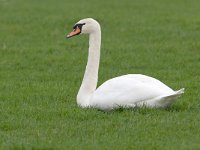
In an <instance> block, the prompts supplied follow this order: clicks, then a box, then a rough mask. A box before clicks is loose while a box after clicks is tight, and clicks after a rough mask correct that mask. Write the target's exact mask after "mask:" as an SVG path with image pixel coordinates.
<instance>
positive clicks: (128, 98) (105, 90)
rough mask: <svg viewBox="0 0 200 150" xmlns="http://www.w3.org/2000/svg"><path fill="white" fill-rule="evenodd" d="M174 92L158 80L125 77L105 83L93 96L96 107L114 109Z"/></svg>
mask: <svg viewBox="0 0 200 150" xmlns="http://www.w3.org/2000/svg"><path fill="white" fill-rule="evenodd" d="M173 92H174V91H173V90H172V89H170V88H169V87H167V86H166V85H165V84H163V83H162V82H160V81H159V80H157V79H154V78H151V77H148V76H144V75H125V76H120V77H116V78H113V79H110V80H108V81H106V82H105V83H103V84H102V85H101V86H100V87H99V88H98V89H97V90H96V91H95V92H94V93H93V95H92V98H91V104H92V105H93V106H96V107H100V108H105V107H109V108H110V107H114V106H118V105H121V106H124V105H129V104H134V103H137V102H140V101H144V100H148V99H152V98H154V97H157V96H161V95H165V94H171V93H173Z"/></svg>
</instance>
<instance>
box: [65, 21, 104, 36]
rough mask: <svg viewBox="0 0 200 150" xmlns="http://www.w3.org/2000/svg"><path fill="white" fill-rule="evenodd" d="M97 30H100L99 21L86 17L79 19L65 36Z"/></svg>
mask: <svg viewBox="0 0 200 150" xmlns="http://www.w3.org/2000/svg"><path fill="white" fill-rule="evenodd" d="M97 31H100V25H99V23H98V22H97V21H96V20H94V19H92V18H86V19H82V20H80V21H79V22H77V23H76V24H75V25H74V27H73V31H72V32H70V33H69V34H68V35H67V38H70V37H72V36H75V35H79V34H91V33H94V32H97Z"/></svg>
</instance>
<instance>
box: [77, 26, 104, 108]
mask: <svg viewBox="0 0 200 150" xmlns="http://www.w3.org/2000/svg"><path fill="white" fill-rule="evenodd" d="M100 46H101V30H100V27H99V28H97V30H96V31H95V32H94V33H91V34H90V35H89V54H88V61H87V66H86V70H85V74H84V78H83V81H82V84H81V87H80V89H79V92H78V95H77V103H78V105H80V106H82V107H87V106H89V105H90V98H91V96H92V93H93V92H94V91H95V89H96V87H97V82H98V70H99V60H100Z"/></svg>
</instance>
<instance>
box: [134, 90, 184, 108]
mask: <svg viewBox="0 0 200 150" xmlns="http://www.w3.org/2000/svg"><path fill="white" fill-rule="evenodd" d="M184 90H185V89H184V88H182V89H180V90H178V91H175V92H174V93H173V94H171V95H165V96H159V97H156V98H154V99H151V100H148V101H144V102H143V103H139V105H138V104H137V106H141V105H145V106H147V107H161V108H163V107H168V106H170V105H172V104H173V103H174V102H175V101H176V100H177V98H178V97H180V96H181V94H183V93H184Z"/></svg>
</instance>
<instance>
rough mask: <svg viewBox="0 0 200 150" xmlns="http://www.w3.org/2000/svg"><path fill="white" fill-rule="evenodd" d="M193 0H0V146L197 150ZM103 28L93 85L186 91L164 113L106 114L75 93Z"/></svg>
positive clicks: (197, 31) (199, 59) (198, 31)
mask: <svg viewBox="0 0 200 150" xmlns="http://www.w3.org/2000/svg"><path fill="white" fill-rule="evenodd" d="M199 5H200V1H198V0H190V1H188V0H174V1H173V2H169V1H167V0H162V1H161V0H149V1H146V0H134V1H131V0H123V1H120V0H116V1H103V0H102V1H99V0H93V1H92V0H88V1H84V2H80V1H78V0H73V1H69V0H68V1H64V0H60V1H53V0H43V1H39V0H34V1H33V0H0V149H2V150H6V149H12V150H15V149H32V150H43V149H56V150H57V149H97V150H98V149H99V150H100V149H162V150H168V149H200V144H199V141H200V134H199V133H200V128H199V126H200V111H199V110H200V109H199V108H200V101H199V97H200V94H199V87H200V69H199V68H200V52H199V49H200V41H199V39H200V26H199V25H200V19H199V16H200V11H199ZM86 17H93V18H95V19H97V20H99V22H100V23H101V25H102V52H101V65H100V73H99V85H100V84H101V83H103V82H104V81H106V80H107V79H109V78H112V77H115V76H119V75H122V74H127V73H142V74H146V75H149V76H153V77H155V78H157V79H160V80H161V81H163V82H164V83H166V84H167V85H169V86H170V87H172V88H173V89H180V88H182V87H185V88H186V93H185V94H184V95H183V96H182V97H181V98H180V99H179V101H177V102H176V103H175V104H174V105H173V106H172V107H170V108H169V109H147V108H141V109H128V110H122V109H119V110H115V111H112V112H109V113H104V112H101V111H98V110H95V109H81V108H79V107H77V105H76V94H77V91H78V89H79V86H80V84H81V80H82V76H83V73H84V69H85V65H86V59H87V47H88V38H87V36H85V37H83V36H82V37H76V38H73V39H70V40H66V39H65V35H66V33H68V32H69V31H70V30H71V29H72V26H73V25H74V23H75V22H76V21H78V20H80V19H82V18H86Z"/></svg>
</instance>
